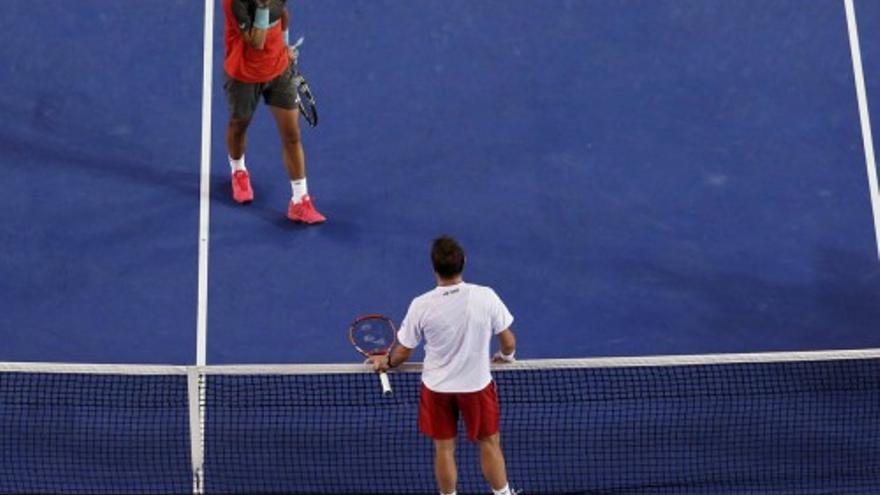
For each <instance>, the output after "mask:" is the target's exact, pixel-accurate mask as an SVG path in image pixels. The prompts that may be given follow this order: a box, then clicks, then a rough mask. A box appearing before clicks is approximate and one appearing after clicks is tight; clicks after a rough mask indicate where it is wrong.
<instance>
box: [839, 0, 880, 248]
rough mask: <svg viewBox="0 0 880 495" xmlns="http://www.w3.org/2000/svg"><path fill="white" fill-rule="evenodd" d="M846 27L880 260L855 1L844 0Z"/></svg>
mask: <svg viewBox="0 0 880 495" xmlns="http://www.w3.org/2000/svg"><path fill="white" fill-rule="evenodd" d="M843 3H844V6H845V7H846V26H847V31H848V32H849V50H850V54H851V56H852V64H853V74H854V75H855V80H856V97H857V98H858V101H859V119H860V120H861V123H862V143H863V145H864V147H865V165H866V166H867V167H868V187H869V188H870V192H871V208H872V210H873V212H874V236H875V238H876V241H877V257H878V258H880V188H878V186H877V162H876V160H875V158H874V137H873V136H872V134H871V116H870V114H869V113H868V96H867V93H866V92H865V74H864V71H863V70H862V50H861V48H860V47H859V28H858V23H857V22H856V10H855V7H854V6H853V0H844V2H843Z"/></svg>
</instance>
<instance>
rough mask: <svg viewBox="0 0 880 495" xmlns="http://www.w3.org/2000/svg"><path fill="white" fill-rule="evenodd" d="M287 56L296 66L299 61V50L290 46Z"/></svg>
mask: <svg viewBox="0 0 880 495" xmlns="http://www.w3.org/2000/svg"><path fill="white" fill-rule="evenodd" d="M287 56H288V58H290V63H292V64H295V63H296V61H297V60H299V50H298V49H296V48H294V47H292V46H288V47H287Z"/></svg>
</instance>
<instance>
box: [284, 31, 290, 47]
mask: <svg viewBox="0 0 880 495" xmlns="http://www.w3.org/2000/svg"><path fill="white" fill-rule="evenodd" d="M284 46H290V31H288V30H286V29H285V30H284Z"/></svg>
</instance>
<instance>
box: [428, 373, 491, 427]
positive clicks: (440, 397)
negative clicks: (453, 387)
mask: <svg viewBox="0 0 880 495" xmlns="http://www.w3.org/2000/svg"><path fill="white" fill-rule="evenodd" d="M459 413H461V416H463V417H464V424H465V426H466V427H467V435H468V439H469V440H470V441H472V442H473V441H476V440H477V439H480V438H485V437H488V436H492V435H494V434H496V433H498V428H499V426H498V424H499V416H500V415H499V407H498V394H497V393H496V392H495V382H491V383H489V385H487V386H486V388H484V389H483V390H480V391H479V392H468V393H461V394H458V393H443V392H434V391H433V390H430V389H429V388H428V387H426V386H425V384H424V383H423V384H422V392H421V397H420V398H419V429H420V430H422V433H424V434H425V435H428V436H429V437H431V438H433V439H435V440H448V439H450V438H455V437H456V436H458V417H459Z"/></svg>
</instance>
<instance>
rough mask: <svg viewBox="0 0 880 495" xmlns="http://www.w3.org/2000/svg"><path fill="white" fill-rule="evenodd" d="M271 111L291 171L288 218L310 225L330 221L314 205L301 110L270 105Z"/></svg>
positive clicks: (288, 168) (285, 161)
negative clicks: (308, 175)
mask: <svg viewBox="0 0 880 495" xmlns="http://www.w3.org/2000/svg"><path fill="white" fill-rule="evenodd" d="M269 110H271V112H272V116H273V117H275V124H277V126H278V134H279V135H280V136H281V154H282V157H283V159H284V167H285V168H286V169H287V175H288V176H290V187H291V191H292V194H291V197H290V204H289V205H288V207H287V218H289V219H291V220H293V221H294V222H303V223H307V224H316V223H322V222H324V221H325V220H326V218H324V215H321V213H319V212H318V210H317V209H315V206H314V204H312V199H311V197H309V189H308V185H307V183H306V154H305V151H303V145H302V139H301V135H300V129H299V110H297V109H295V108H294V109H290V110H288V109H285V108H279V107H274V106H270V107H269Z"/></svg>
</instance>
